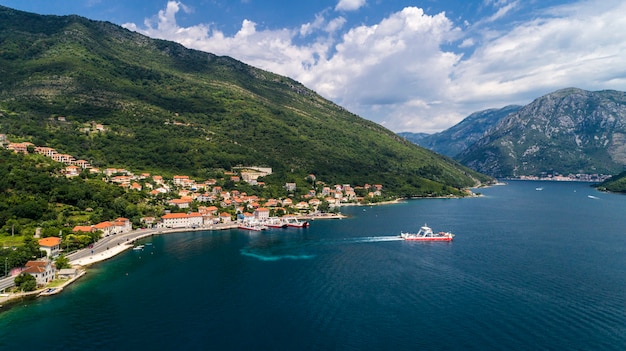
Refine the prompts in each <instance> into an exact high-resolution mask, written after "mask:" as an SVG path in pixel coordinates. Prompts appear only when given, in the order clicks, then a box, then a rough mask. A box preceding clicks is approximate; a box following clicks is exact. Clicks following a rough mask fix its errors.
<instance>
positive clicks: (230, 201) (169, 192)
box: [0, 117, 383, 301]
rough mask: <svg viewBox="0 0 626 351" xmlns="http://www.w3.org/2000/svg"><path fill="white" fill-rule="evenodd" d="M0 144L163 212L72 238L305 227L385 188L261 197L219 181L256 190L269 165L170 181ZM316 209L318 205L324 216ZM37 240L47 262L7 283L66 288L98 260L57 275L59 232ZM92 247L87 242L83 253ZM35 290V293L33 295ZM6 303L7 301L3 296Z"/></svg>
mask: <svg viewBox="0 0 626 351" xmlns="http://www.w3.org/2000/svg"><path fill="white" fill-rule="evenodd" d="M59 118H60V117H59ZM96 128H100V129H104V128H105V127H104V126H101V125H96ZM0 145H2V146H3V147H4V148H6V149H8V150H11V151H13V152H15V153H21V154H39V155H43V156H45V157H48V158H50V159H52V160H54V161H56V162H60V163H62V164H63V165H64V167H63V170H62V174H63V175H64V176H65V177H68V178H73V177H78V176H81V174H82V173H83V172H87V174H89V175H97V176H98V177H100V176H101V179H102V180H103V181H104V182H108V183H112V184H116V185H118V186H119V187H122V188H124V189H125V190H126V191H129V192H133V191H138V192H141V191H143V192H146V193H147V194H148V196H149V197H151V198H153V199H155V200H157V201H161V202H162V204H163V208H164V210H163V213H161V214H160V215H158V216H153V217H141V218H140V219H139V221H138V223H137V222H135V223H133V222H132V221H131V220H130V219H128V218H121V217H120V218H115V219H112V220H109V221H104V222H99V223H81V224H80V225H75V226H74V227H72V233H75V234H84V233H92V234H94V233H95V234H99V237H101V238H102V239H110V238H113V237H120V236H121V235H124V234H127V235H128V233H131V232H136V233H138V235H134V236H131V237H132V238H133V239H137V238H139V237H143V236H146V235H147V234H150V235H152V234H155V233H163V232H171V231H177V230H202V229H205V230H207V229H208V230H213V229H228V228H240V229H243V230H255V231H256V230H263V229H266V228H268V227H287V226H294V227H305V226H307V225H308V220H311V219H314V218H341V217H342V216H341V214H338V213H337V212H338V208H339V207H340V206H343V205H349V204H359V203H363V202H364V200H365V199H366V198H367V200H369V201H372V200H373V199H380V198H381V197H382V191H383V186H382V185H380V184H364V185H362V186H352V185H350V184H336V185H333V186H327V185H323V186H321V187H319V188H320V189H321V191H319V192H318V191H316V190H315V189H309V190H307V191H306V192H305V193H304V194H303V195H298V196H296V195H295V193H296V190H297V184H296V183H285V184H284V190H285V192H286V193H287V194H289V195H288V196H285V197H283V198H269V199H265V198H260V197H259V196H257V195H252V194H247V193H246V192H240V191H238V190H236V189H225V188H224V187H222V186H220V185H218V184H220V183H222V184H223V183H224V181H225V180H227V181H229V183H230V184H242V183H246V184H248V185H252V186H257V187H261V188H262V187H264V186H265V184H264V183H263V182H262V181H261V180H260V179H262V178H263V177H265V176H268V175H270V174H272V169H271V168H269V167H259V166H246V167H237V168H235V169H233V170H231V171H225V172H224V174H223V175H224V178H221V179H206V180H204V181H197V180H194V179H192V178H191V177H190V176H188V175H174V176H173V177H172V178H166V177H163V176H161V175H156V174H149V173H140V174H135V173H133V172H131V171H129V170H126V169H121V168H106V169H99V168H97V167H93V166H92V165H91V164H90V162H88V161H86V160H83V159H77V158H75V157H74V156H72V155H69V154H64V153H60V152H57V150H55V149H54V148H50V147H47V146H37V145H34V144H33V143H30V142H11V141H10V140H9V139H8V138H7V137H6V135H4V134H0ZM307 181H309V182H311V183H316V181H317V180H316V177H315V175H313V174H309V175H308V176H307ZM300 193H302V192H300ZM357 194H360V196H359V195H357ZM322 207H324V209H323V211H322ZM35 238H36V239H37V240H38V244H39V247H40V249H41V250H42V251H45V253H46V257H44V258H43V259H37V260H32V261H28V262H27V263H26V265H25V266H24V267H21V268H14V269H13V270H11V272H10V277H11V278H15V277H16V276H18V275H20V274H21V273H27V274H30V275H31V276H33V277H34V278H35V280H36V286H37V287H38V288H39V289H42V288H44V287H46V286H47V285H48V284H49V283H51V282H52V281H58V280H61V281H63V282H65V283H66V284H67V283H69V282H71V281H73V280H74V279H76V278H78V277H80V275H81V274H83V273H84V270H82V269H81V268H80V267H81V266H83V265H86V264H91V263H93V262H96V261H97V260H93V256H94V255H93V253H94V251H93V250H92V251H91V255H90V257H89V258H90V259H91V260H87V261H85V260H84V259H83V260H80V259H76V260H72V261H71V262H70V263H71V264H72V267H71V268H63V269H59V270H57V269H56V267H55V264H54V260H55V259H56V258H58V257H59V256H60V255H62V254H70V253H67V252H63V250H62V247H63V238H62V235H60V236H59V237H56V236H53V237H45V238H41V237H40V234H39V233H35ZM127 240H128V239H127ZM118 245H119V243H118ZM131 245H132V242H131ZM91 247H93V245H91V246H90V247H89V248H91ZM128 247H129V246H128V245H123V246H118V247H115V249H112V250H109V248H108V247H107V250H106V256H104V255H105V254H102V255H101V256H100V259H106V258H108V257H112V256H113V255H115V254H117V253H119V252H121V251H123V250H124V249H126V248H128ZM89 248H87V249H83V251H84V250H88V249H89ZM70 258H71V255H70ZM12 280H13V279H4V280H2V281H0V292H3V291H5V290H6V289H8V288H10V287H11V286H13V285H14V284H13V282H12ZM60 290H61V289H60V288H52V290H51V289H50V288H49V289H45V290H44V292H43V293H44V294H53V293H57V292H58V291H60ZM38 293H39V294H40V293H41V292H39V291H38ZM4 295H6V294H4ZM1 298H2V296H0V301H1ZM4 298H5V299H6V298H7V296H4Z"/></svg>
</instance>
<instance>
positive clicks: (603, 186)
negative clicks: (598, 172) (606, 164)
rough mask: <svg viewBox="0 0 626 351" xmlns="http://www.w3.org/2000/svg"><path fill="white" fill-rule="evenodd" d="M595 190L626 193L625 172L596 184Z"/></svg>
mask: <svg viewBox="0 0 626 351" xmlns="http://www.w3.org/2000/svg"><path fill="white" fill-rule="evenodd" d="M597 188H598V189H599V190H602V191H612V192H614V193H626V171H625V172H622V173H620V174H618V175H616V176H614V177H611V178H610V179H607V180H605V181H604V182H602V183H600V184H598V185H597Z"/></svg>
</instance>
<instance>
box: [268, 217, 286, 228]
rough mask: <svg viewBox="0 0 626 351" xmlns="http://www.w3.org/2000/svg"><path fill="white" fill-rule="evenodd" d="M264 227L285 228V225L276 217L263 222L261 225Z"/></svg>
mask: <svg viewBox="0 0 626 351" xmlns="http://www.w3.org/2000/svg"><path fill="white" fill-rule="evenodd" d="M263 224H264V225H265V226H267V227H269V228H285V227H287V223H285V221H283V220H282V219H281V218H278V217H270V218H268V219H266V220H265V222H264V223H263Z"/></svg>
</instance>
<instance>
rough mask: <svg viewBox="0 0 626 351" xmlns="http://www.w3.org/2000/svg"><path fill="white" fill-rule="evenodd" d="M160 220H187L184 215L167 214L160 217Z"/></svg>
mask: <svg viewBox="0 0 626 351" xmlns="http://www.w3.org/2000/svg"><path fill="white" fill-rule="evenodd" d="M161 218H162V219H172V218H187V214H186V213H168V214H165V215H163V216H161Z"/></svg>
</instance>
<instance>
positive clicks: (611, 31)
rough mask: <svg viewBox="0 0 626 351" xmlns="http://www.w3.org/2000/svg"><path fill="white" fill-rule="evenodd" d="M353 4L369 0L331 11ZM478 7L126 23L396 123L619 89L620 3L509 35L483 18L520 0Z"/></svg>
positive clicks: (527, 25) (624, 45)
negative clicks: (364, 19) (367, 15)
mask: <svg viewBox="0 0 626 351" xmlns="http://www.w3.org/2000/svg"><path fill="white" fill-rule="evenodd" d="M350 4H352V6H353V7H354V6H357V8H358V6H363V5H364V4H365V1H343V0H342V1H340V2H339V3H338V5H337V8H338V7H339V5H342V6H348V5H350ZM485 4H486V5H489V6H491V7H493V11H494V12H493V13H492V14H490V15H487V16H485V18H484V20H483V21H482V22H481V23H480V25H481V26H483V27H481V28H476V26H477V24H474V25H472V28H471V29H468V28H467V27H464V28H460V27H458V26H457V25H455V23H454V22H453V20H451V19H450V18H448V17H447V16H446V14H445V13H439V14H426V13H425V12H424V10H422V9H420V8H417V7H406V8H404V9H401V10H399V11H397V12H395V13H391V14H390V15H389V16H387V17H386V18H384V19H382V20H381V21H379V22H378V23H375V24H372V25H357V26H347V24H348V22H347V20H346V19H345V18H344V17H341V16H338V17H333V16H332V12H331V13H329V12H328V11H325V12H321V13H319V14H317V15H316V16H315V17H314V19H313V21H311V22H310V23H305V24H302V25H300V26H299V27H298V28H279V29H266V28H259V26H258V25H257V24H256V23H255V22H254V21H253V20H250V19H248V20H244V21H243V22H242V23H241V28H240V29H239V31H238V32H237V33H235V34H234V35H232V36H227V35H225V34H224V33H222V32H221V31H219V30H218V29H216V26H214V25H212V24H198V25H195V26H190V27H181V26H180V25H178V24H177V22H176V14H177V13H178V12H180V11H191V9H189V8H187V7H186V6H184V5H183V4H182V3H180V2H174V1H170V2H168V4H167V7H166V8H165V9H164V10H162V11H160V12H159V14H158V15H157V16H156V17H155V18H152V19H147V20H146V21H145V22H144V24H143V26H142V27H140V26H137V25H135V24H132V23H129V24H126V25H125V27H126V28H128V29H131V30H135V31H138V32H141V33H144V34H146V35H148V36H151V37H156V38H162V39H168V40H173V41H177V42H179V43H181V44H183V45H185V46H187V47H190V48H195V49H199V50H204V51H207V52H212V53H215V54H218V55H228V56H231V57H234V58H236V59H239V60H242V61H244V62H246V63H248V64H251V65H253V66H256V67H260V68H263V69H266V70H269V71H272V72H276V73H279V74H283V75H287V76H289V77H292V78H294V79H296V80H298V81H300V82H302V83H304V84H305V85H307V86H308V87H310V88H312V89H314V90H316V91H317V92H318V93H320V94H321V95H322V96H324V97H326V98H329V99H331V100H333V101H335V102H336V103H338V104H340V105H342V106H344V107H346V108H347V109H348V110H350V111H352V112H355V113H357V114H359V115H361V116H363V117H365V118H368V119H371V120H373V121H375V122H378V123H381V124H383V125H385V126H386V127H388V128H390V129H391V130H394V131H423V132H435V131H439V130H442V129H444V128H447V127H450V126H451V125H452V124H454V123H457V122H458V121H460V119H462V118H463V117H465V116H467V115H469V114H470V113H472V112H475V111H477V110H480V109H486V108H492V107H502V106H504V105H507V104H511V103H518V104H525V103H528V102H530V101H531V100H532V99H533V98H536V97H538V96H540V95H543V94H546V93H548V92H551V91H553V90H556V89H560V88H564V87H569V86H576V87H580V88H583V89H590V90H600V89H618V90H626V68H624V65H623V57H626V31H623V30H622V28H626V17H625V16H622V14H624V13H626V3H623V2H622V1H620V0H611V1H583V2H580V3H575V4H571V5H567V6H560V7H554V8H551V9H550V10H549V11H547V12H544V13H543V14H539V15H537V16H535V17H534V18H533V19H532V20H530V21H527V22H520V23H519V24H516V25H515V26H514V27H513V29H511V30H508V31H507V32H501V31H500V30H498V28H492V27H491V25H492V24H491V23H492V22H493V21H494V20H496V19H498V18H502V16H504V15H506V14H507V13H510V11H513V10H514V9H517V8H518V7H519V6H522V5H520V4H521V2H518V1H507V0H485ZM353 7H352V8H353ZM348 8H350V7H348ZM470 31H471V35H470ZM477 33H478V34H477ZM302 38H307V40H305V41H304V43H303V40H296V39H302ZM450 44H455V45H450ZM453 47H456V48H459V50H462V48H469V47H471V48H472V50H473V51H472V53H471V55H470V54H467V56H464V55H463V53H462V52H463V51H459V52H455V51H453V49H449V48H453ZM443 48H448V49H443Z"/></svg>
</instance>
